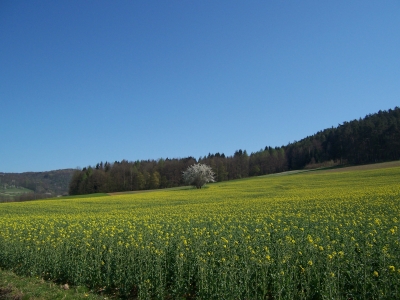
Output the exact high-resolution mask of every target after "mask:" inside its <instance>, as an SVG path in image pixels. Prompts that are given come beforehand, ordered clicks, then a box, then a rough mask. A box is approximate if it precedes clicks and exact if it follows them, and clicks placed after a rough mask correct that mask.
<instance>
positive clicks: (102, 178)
mask: <svg viewBox="0 0 400 300" xmlns="http://www.w3.org/2000/svg"><path fill="white" fill-rule="evenodd" d="M398 159H400V108H398V107H396V108H394V109H393V110H392V109H389V110H388V111H379V112H378V113H376V114H372V115H371V114H370V115H367V116H366V117H365V118H364V119H359V120H354V121H351V122H344V123H343V124H339V126H338V127H336V128H333V127H332V128H329V129H325V130H323V131H320V132H318V133H316V134H314V135H313V136H309V137H306V138H304V139H302V140H300V141H296V142H293V143H290V144H288V145H286V146H282V147H274V148H272V147H269V146H267V147H265V148H264V149H261V150H260V151H257V152H254V153H251V154H250V155H249V154H248V153H247V152H246V150H238V151H236V152H235V153H234V155H232V156H225V155H224V154H223V153H222V154H220V153H216V154H210V153H209V154H208V155H207V156H204V157H202V158H200V159H198V160H196V159H195V158H193V157H187V158H181V159H168V158H167V159H159V160H146V161H135V162H129V161H126V160H123V161H120V162H119V161H115V162H114V163H109V162H105V163H103V162H101V163H98V164H97V165H96V166H93V167H92V166H89V167H87V168H83V169H82V170H77V171H75V173H74V174H73V176H72V179H71V182H70V185H69V194H71V195H76V194H89V193H101V192H118V191H133V190H144V189H158V188H168V187H176V186H181V185H183V184H184V182H183V180H182V172H183V171H184V170H186V168H187V167H188V166H190V165H192V164H194V163H205V164H207V165H209V166H211V167H212V169H213V171H214V172H215V175H216V181H225V180H232V179H238V178H245V177H249V176H258V175H266V174H271V173H277V172H283V171H287V170H296V169H303V168H311V167H318V166H326V165H335V164H364V163H373V162H381V161H390V160H398Z"/></svg>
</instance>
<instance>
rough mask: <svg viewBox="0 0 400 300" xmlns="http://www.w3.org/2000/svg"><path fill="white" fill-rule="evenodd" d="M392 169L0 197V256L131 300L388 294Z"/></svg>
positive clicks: (398, 292) (399, 261)
mask: <svg viewBox="0 0 400 300" xmlns="http://www.w3.org/2000/svg"><path fill="white" fill-rule="evenodd" d="M399 222H400V168H399V167H397V168H396V167H395V168H387V169H379V170H365V171H357V172H336V173H322V172H307V173H301V174H294V175H288V176H265V177H257V178H251V179H246V180H239V181H232V182H221V183H215V184H210V185H208V186H207V187H206V188H204V189H201V190H197V189H191V188H188V189H183V190H175V191H172V190H171V191H168V190H166V191H158V192H152V193H142V194H127V195H119V196H110V197H100V198H81V199H79V198H78V199H69V200H68V199H64V200H47V201H35V202H25V203H4V204H1V205H0V266H1V267H3V268H7V269H11V270H14V271H15V272H17V273H19V274H25V275H26V274H28V275H32V276H41V277H43V278H45V279H53V280H58V281H61V282H63V283H65V282H68V283H69V284H79V285H87V286H89V287H91V288H93V289H94V290H112V291H118V293H119V294H120V295H133V296H137V297H138V298H139V299H179V298H196V299H269V298H270V299H400V232H399V226H400V224H399Z"/></svg>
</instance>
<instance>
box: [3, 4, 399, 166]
mask: <svg viewBox="0 0 400 300" xmlns="http://www.w3.org/2000/svg"><path fill="white" fill-rule="evenodd" d="M399 16H400V1H398V0H392V1H390V0H388V1H347V0H346V1H340V0H336V1H286V0H285V1H282V0H279V1H278V0H266V1H261V0H260V1H248V0H246V1H222V0H221V1H214V0H212V1H204V0H201V1H184V0H180V1H172V0H168V1H144V0H143V1H128V0H126V1H111V0H110V1H101V0H95V1H89V0H85V1H81V0H64V1H61V0H60V1H54V0H49V1H44V0H37V1H28V0H22V1H11V0H1V1H0V171H1V172H26V171H48V170H54V169H63V168H75V167H85V166H88V165H95V164H96V163H98V162H100V161H103V162H105V161H109V162H114V161H115V160H118V161H120V160H122V159H126V160H129V161H132V160H142V159H158V158H167V157H168V158H179V157H181V158H182V157H187V156H193V157H195V158H199V157H200V156H204V155H207V154H208V153H209V152H211V153H216V152H220V153H225V155H233V153H234V152H235V150H238V149H246V150H247V152H248V153H249V154H250V153H251V152H255V151H258V150H260V149H261V148H264V147H265V146H272V147H275V146H282V145H286V144H288V143H289V142H293V141H295V140H300V139H302V138H304V137H306V136H309V135H312V134H314V133H316V132H318V131H320V130H323V129H325V128H329V127H332V126H337V125H338V124H339V123H342V122H343V121H351V120H353V119H358V118H360V117H365V115H367V114H369V113H375V112H378V111H379V110H387V109H390V108H394V107H395V106H400V97H399V95H400V17H399Z"/></svg>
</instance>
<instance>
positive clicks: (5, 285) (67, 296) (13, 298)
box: [0, 269, 111, 300]
mask: <svg viewBox="0 0 400 300" xmlns="http://www.w3.org/2000/svg"><path fill="white" fill-rule="evenodd" d="M65 288H66V286H64V285H62V284H57V283H54V282H52V281H45V280H43V279H40V278H36V277H24V276H17V275H15V274H14V273H13V272H11V271H7V270H3V269H0V299H1V300H28V299H29V300H47V299H51V300H79V299H90V300H104V299H111V298H110V296H100V295H96V294H93V293H91V292H90V291H89V290H88V289H87V288H86V287H82V286H78V287H77V286H73V287H69V288H68V289H65Z"/></svg>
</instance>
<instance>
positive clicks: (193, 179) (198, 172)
mask: <svg viewBox="0 0 400 300" xmlns="http://www.w3.org/2000/svg"><path fill="white" fill-rule="evenodd" d="M214 175H215V174H214V172H213V171H212V169H211V167H209V166H207V165H204V164H195V165H192V166H190V167H188V168H187V169H186V171H184V172H183V180H184V181H185V183H187V184H190V185H193V186H195V187H196V188H198V189H201V187H202V186H203V185H205V184H206V183H207V182H215V180H214Z"/></svg>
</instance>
